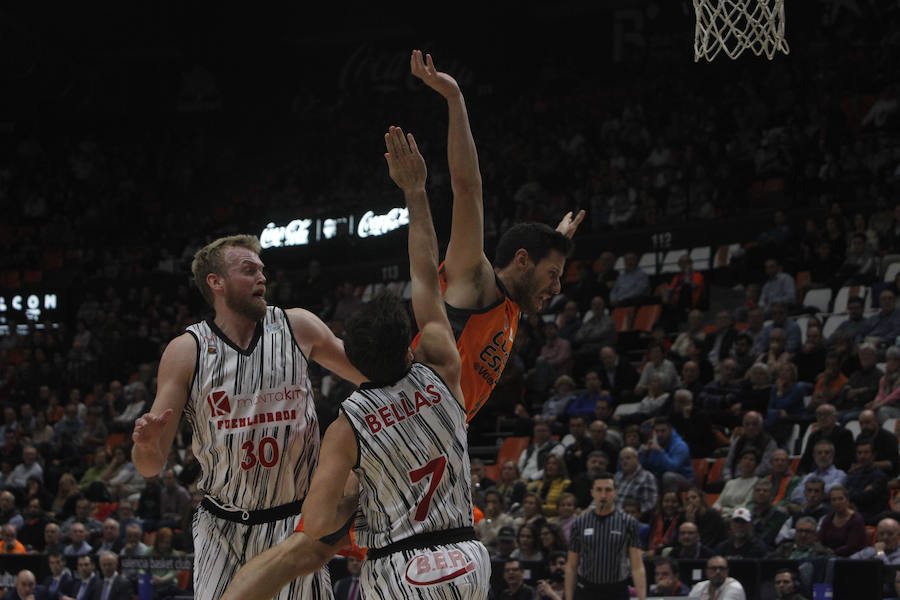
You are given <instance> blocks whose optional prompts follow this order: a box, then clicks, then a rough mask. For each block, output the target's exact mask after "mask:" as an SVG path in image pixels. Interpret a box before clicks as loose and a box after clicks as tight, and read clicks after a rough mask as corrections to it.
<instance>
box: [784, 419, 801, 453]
mask: <svg viewBox="0 0 900 600" xmlns="http://www.w3.org/2000/svg"><path fill="white" fill-rule="evenodd" d="M799 440H800V425H798V424H797V423H794V426H793V427H791V435H789V436H788V439H787V443H786V444H785V447H786V448H787V451H788V453H790V454H796V452H797V442H798V441H799Z"/></svg>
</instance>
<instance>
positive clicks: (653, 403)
mask: <svg viewBox="0 0 900 600" xmlns="http://www.w3.org/2000/svg"><path fill="white" fill-rule="evenodd" d="M645 393H646V395H645V396H644V397H643V398H642V399H641V401H640V402H631V403H627V404H619V406H617V407H616V411H615V412H614V413H613V420H614V421H615V423H616V424H618V425H620V426H624V425H630V424H632V423H643V422H644V421H646V420H647V419H651V418H653V417H655V416H659V415H661V414H662V413H663V409H664V407H665V406H666V402H667V401H668V399H669V393H668V392H666V391H665V389H664V388H663V382H662V376H661V375H660V374H659V373H654V374H653V375H652V376H651V377H650V378H649V381H648V385H647V390H646V392H645Z"/></svg>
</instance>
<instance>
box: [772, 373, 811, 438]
mask: <svg viewBox="0 0 900 600" xmlns="http://www.w3.org/2000/svg"><path fill="white" fill-rule="evenodd" d="M777 373H778V377H777V379H776V380H775V385H773V386H772V392H771V394H770V396H769V408H768V410H767V411H766V423H765V424H766V429H767V430H768V431H770V432H772V437H774V438H775V439H776V441H786V440H787V436H788V434H789V432H790V429H791V427H792V426H793V424H794V422H793V420H794V419H796V418H797V417H801V416H802V415H803V414H804V411H805V408H804V406H803V399H804V398H805V397H806V394H807V392H808V391H809V390H810V389H811V388H812V386H811V385H809V384H808V383H798V382H797V367H795V366H794V365H793V364H791V363H785V364H783V365H781V366H780V367H779V368H778V372H777Z"/></svg>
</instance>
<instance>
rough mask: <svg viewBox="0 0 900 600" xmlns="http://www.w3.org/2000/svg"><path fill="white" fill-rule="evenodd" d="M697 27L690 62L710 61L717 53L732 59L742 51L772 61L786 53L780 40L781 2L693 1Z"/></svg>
mask: <svg viewBox="0 0 900 600" xmlns="http://www.w3.org/2000/svg"><path fill="white" fill-rule="evenodd" d="M694 11H695V12H696V13H697V28H696V30H695V32H694V62H697V61H699V60H700V58H701V57H702V58H705V59H706V60H708V61H712V59H714V58H715V57H716V56H717V55H718V54H719V52H724V53H725V54H726V55H727V56H728V57H729V58H731V59H732V60H733V59H736V58H737V57H738V56H740V55H741V53H742V52H743V51H744V50H747V49H750V50H752V51H753V53H754V54H756V55H757V56H760V55H762V54H765V55H766V58H768V59H769V60H772V58H773V57H774V55H775V52H777V51H778V50H780V51H782V52H784V53H785V54H788V53H789V52H790V48H788V43H787V40H785V39H784V0H694Z"/></svg>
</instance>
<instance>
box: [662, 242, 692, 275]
mask: <svg viewBox="0 0 900 600" xmlns="http://www.w3.org/2000/svg"><path fill="white" fill-rule="evenodd" d="M687 253H688V251H687V249H686V248H685V249H683V250H669V251H668V252H666V256H665V258H663V261H662V265H661V267H660V273H678V272H679V271H680V270H681V269H680V268H679V267H678V259H679V258H681V257H682V256H684V255H685V254H687Z"/></svg>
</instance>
